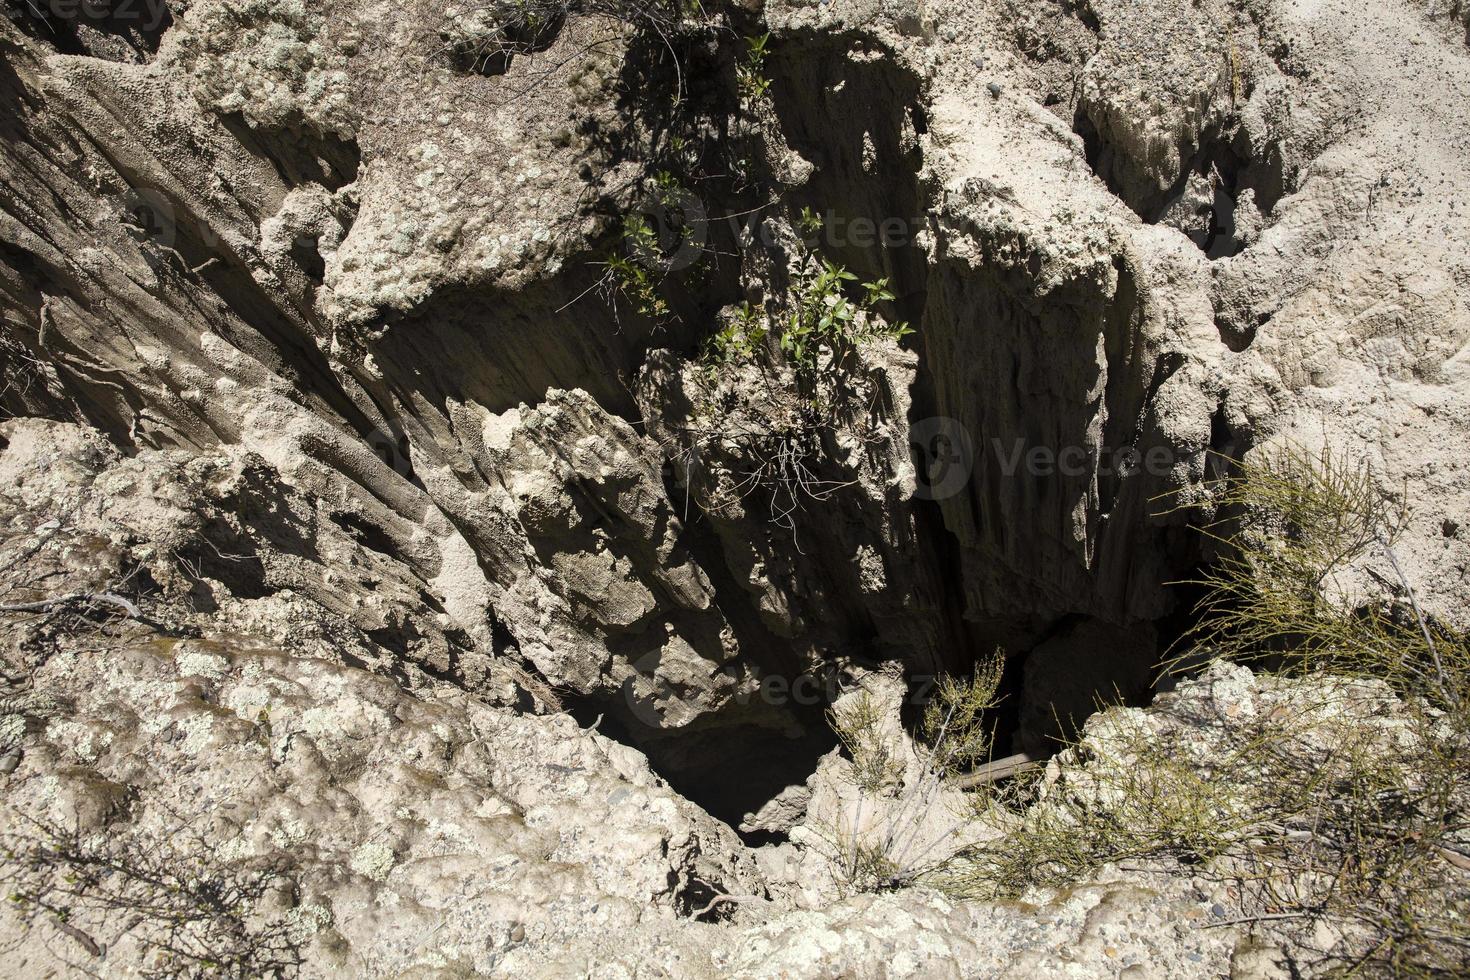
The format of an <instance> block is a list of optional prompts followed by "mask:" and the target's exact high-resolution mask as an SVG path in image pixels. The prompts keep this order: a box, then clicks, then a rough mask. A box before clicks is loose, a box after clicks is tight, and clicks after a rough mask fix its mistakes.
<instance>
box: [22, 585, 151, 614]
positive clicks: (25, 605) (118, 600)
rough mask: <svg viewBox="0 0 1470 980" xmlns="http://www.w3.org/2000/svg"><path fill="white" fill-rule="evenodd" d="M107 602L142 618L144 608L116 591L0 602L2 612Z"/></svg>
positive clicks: (39, 610) (30, 610)
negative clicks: (33, 600)
mask: <svg viewBox="0 0 1470 980" xmlns="http://www.w3.org/2000/svg"><path fill="white" fill-rule="evenodd" d="M99 602H102V603H107V604H108V605H113V606H117V607H118V608H120V609H122V610H123V611H124V612H126V613H127V614H128V616H129V618H132V619H142V618H143V610H141V609H139V608H138V607H137V606H136V605H134V604H133V603H132V602H131V601H129V600H127V599H124V598H123V597H122V596H120V595H118V594H116V593H114V592H73V593H71V594H69V595H63V596H53V597H51V598H49V599H38V600H37V601H35V602H7V603H0V613H16V612H50V611H51V610H53V609H56V608H57V607H59V606H69V605H72V604H75V603H85V604H88V605H94V604H96V603H99Z"/></svg>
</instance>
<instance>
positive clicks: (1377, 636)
mask: <svg viewBox="0 0 1470 980" xmlns="http://www.w3.org/2000/svg"><path fill="white" fill-rule="evenodd" d="M1232 464H1233V466H1234V469H1235V473H1236V475H1235V476H1232V477H1230V478H1229V479H1226V480H1224V481H1222V483H1221V485H1220V487H1219V488H1218V489H1217V491H1216V493H1215V495H1214V502H1215V505H1216V508H1217V513H1219V514H1220V515H1221V518H1220V519H1219V520H1217V521H1216V522H1215V523H1213V524H1211V525H1210V526H1209V527H1208V528H1206V532H1207V533H1208V534H1210V535H1211V536H1212V537H1214V538H1215V539H1216V540H1217V541H1219V542H1220V543H1221V544H1222V545H1223V546H1224V547H1223V550H1222V554H1221V557H1220V559H1219V561H1218V563H1217V564H1216V565H1215V566H1214V567H1213V568H1212V569H1211V570H1210V571H1209V572H1207V573H1206V575H1205V577H1204V579H1203V582H1202V584H1203V585H1205V586H1206V587H1207V589H1208V592H1209V595H1208V598H1207V599H1206V600H1205V602H1204V603H1203V605H1202V606H1201V607H1200V610H1199V611H1200V619H1199V625H1198V627H1197V628H1196V629H1195V630H1194V632H1193V634H1192V635H1191V637H1190V641H1191V642H1192V643H1193V644H1194V645H1195V646H1199V647H1205V648H1210V649H1212V650H1214V651H1215V652H1216V653H1217V654H1218V655H1220V656H1224V657H1229V658H1233V659H1238V660H1243V661H1252V662H1257V663H1260V662H1265V663H1267V665H1268V666H1276V665H1278V664H1279V665H1280V666H1282V667H1284V668H1286V669H1296V670H1311V669H1326V670H1332V671H1334V672H1338V673H1350V674H1356V675H1361V676H1367V677H1379V678H1383V679H1385V680H1388V681H1389V682H1390V683H1392V684H1394V686H1395V687H1396V688H1397V689H1399V690H1400V691H1403V692H1405V693H1409V694H1413V695H1423V696H1425V697H1427V698H1429V699H1430V700H1431V701H1432V702H1433V703H1434V705H1435V706H1436V707H1438V708H1440V709H1445V710H1451V711H1452V712H1453V713H1454V714H1455V715H1457V716H1463V715H1464V714H1465V709H1466V705H1467V704H1470V689H1467V686H1466V685H1467V684H1470V647H1467V644H1466V638H1465V636H1464V634H1461V633H1458V632H1456V631H1455V630H1452V629H1449V628H1448V627H1445V626H1443V625H1441V624H1436V623H1433V622H1431V621H1429V620H1428V619H1427V618H1426V617H1425V616H1424V614H1423V612H1422V610H1421V609H1420V608H1419V603H1418V600H1417V597H1416V596H1415V593H1414V588H1413V585H1412V583H1411V582H1409V580H1408V579H1407V578H1406V577H1405V575H1404V574H1403V570H1402V567H1401V565H1400V563H1399V559H1398V556H1397V554H1396V553H1395V551H1394V543H1395V542H1396V540H1397V539H1398V536H1399V534H1400V532H1401V531H1402V529H1403V527H1404V524H1405V522H1406V521H1407V519H1408V509H1407V501H1406V499H1405V494H1404V493H1403V492H1402V491H1400V492H1397V493H1390V492H1385V491H1384V490H1382V489H1380V488H1379V486H1378V481H1377V478H1376V476H1375V474H1374V473H1373V471H1372V469H1371V468H1370V467H1367V466H1364V465H1359V464H1356V463H1355V462H1354V461H1352V460H1351V459H1349V458H1348V457H1346V456H1343V455H1341V454H1334V453H1333V452H1332V451H1331V450H1330V449H1324V450H1322V451H1321V452H1320V453H1312V452H1310V451H1308V450H1305V449H1303V448H1301V447H1299V446H1294V445H1289V446H1286V447H1283V448H1281V449H1279V450H1276V451H1274V452H1270V453H1264V454H1261V455H1260V456H1259V457H1257V458H1253V459H1250V460H1247V461H1243V462H1242V461H1232ZM1372 559H1377V560H1379V561H1380V562H1381V563H1383V564H1384V565H1385V566H1386V569H1385V570H1386V571H1387V573H1388V574H1387V575H1386V576H1380V581H1384V582H1386V583H1387V585H1388V586H1389V588H1391V589H1392V590H1394V591H1395V592H1397V594H1398V599H1399V600H1400V601H1397V602H1394V603H1391V604H1386V603H1383V602H1381V601H1377V600H1376V599H1374V598H1373V597H1371V596H1365V595H1359V594H1355V592H1354V590H1353V589H1352V587H1351V584H1350V582H1351V575H1352V570H1353V569H1354V568H1355V567H1357V566H1358V565H1361V564H1362V563H1363V562H1365V561H1367V560H1372Z"/></svg>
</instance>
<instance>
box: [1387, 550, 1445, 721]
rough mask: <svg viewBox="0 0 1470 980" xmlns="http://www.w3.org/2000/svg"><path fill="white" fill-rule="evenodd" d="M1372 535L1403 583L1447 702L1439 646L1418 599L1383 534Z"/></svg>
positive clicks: (1443, 696) (1441, 692) (1440, 690)
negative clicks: (1425, 619) (1435, 641)
mask: <svg viewBox="0 0 1470 980" xmlns="http://www.w3.org/2000/svg"><path fill="white" fill-rule="evenodd" d="M1374 537H1375V538H1377V539H1378V544H1379V546H1380V547H1382V548H1383V553H1384V554H1385V555H1387V556H1388V563H1389V564H1390V565H1392V566H1393V571H1394V574H1395V575H1397V576H1398V577H1399V582H1400V583H1401V584H1402V585H1403V587H1404V591H1405V592H1407V593H1408V594H1409V605H1410V606H1411V607H1412V608H1413V610H1414V618H1415V619H1416V620H1418V622H1419V630H1420V632H1422V633H1423V634H1424V642H1425V643H1427V644H1428V645H1429V655H1430V656H1431V657H1433V658H1434V672H1435V674H1436V675H1437V676H1438V679H1439V683H1438V687H1439V695H1440V697H1442V698H1444V699H1445V702H1446V703H1448V702H1449V700H1450V696H1449V690H1448V688H1447V687H1446V685H1445V676H1444V664H1443V663H1442V662H1441V661H1440V659H1439V647H1437V646H1435V644H1434V637H1433V636H1431V635H1430V633H1429V624H1428V623H1426V622H1425V621H1424V613H1423V612H1422V611H1421V610H1420V609H1419V600H1418V599H1417V598H1415V596H1414V587H1413V586H1412V585H1410V584H1409V579H1408V576H1406V575H1404V570H1403V569H1402V568H1401V567H1399V559H1398V556H1397V555H1395V554H1394V553H1393V549H1392V548H1391V547H1389V544H1388V542H1387V541H1385V540H1384V539H1383V535H1381V534H1375V535H1374Z"/></svg>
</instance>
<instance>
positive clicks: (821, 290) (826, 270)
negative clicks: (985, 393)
mask: <svg viewBox="0 0 1470 980" xmlns="http://www.w3.org/2000/svg"><path fill="white" fill-rule="evenodd" d="M852 284H857V291H858V292H860V293H861V295H860V296H858V297H857V298H855V299H849V298H848V297H847V295H845V289H847V288H848V287H850V286H851V285H852ZM893 298H894V296H893V293H892V292H891V291H890V290H889V288H888V280H887V279H876V280H872V281H868V282H859V280H858V277H857V276H856V275H854V274H853V273H851V272H849V271H847V270H846V269H844V268H843V267H842V266H840V265H836V264H834V263H832V262H829V261H827V260H825V259H819V258H817V257H816V256H807V258H806V260H805V261H804V263H803V265H802V268H801V271H800V272H799V273H798V274H797V276H796V277H795V279H794V281H793V284H792V288H791V291H790V294H789V295H788V296H787V297H786V298H785V305H786V306H787V307H788V308H789V312H788V313H786V315H785V316H784V317H782V318H780V319H779V320H778V319H777V318H775V317H766V316H764V315H763V314H762V313H761V312H760V311H759V310H757V309H755V308H753V307H752V306H751V305H750V304H749V303H746V304H743V305H742V306H741V307H740V309H739V313H738V315H737V316H736V318H735V319H733V320H731V321H730V322H729V323H728V324H727V325H726V326H725V327H724V328H722V329H721V330H720V331H719V332H718V333H716V334H715V335H714V336H712V337H711V338H710V339H709V341H708V342H707V343H706V345H705V348H704V350H703V351H702V353H701V357H700V360H701V362H702V363H704V364H706V365H719V364H730V363H736V362H741V361H746V362H748V361H755V360H757V359H759V358H760V357H761V356H763V355H765V354H766V353H767V349H766V348H765V347H764V346H763V345H764V341H765V339H766V337H768V336H770V335H771V334H772V330H773V327H775V328H776V329H775V336H776V337H777V340H778V344H777V347H778V349H779V352H780V354H781V357H782V359H783V360H784V362H785V363H786V364H787V365H788V366H789V367H791V368H792V370H793V371H794V372H795V374H796V377H797V380H798V382H799V383H801V384H802V385H803V386H804V387H805V388H806V390H807V391H808V393H809V394H811V395H812V396H813V397H817V398H820V397H821V396H822V395H823V394H825V392H823V391H820V390H819V389H821V388H822V387H823V386H824V384H832V383H838V382H840V381H841V380H842V379H843V377H844V376H845V375H846V374H847V373H848V372H850V371H851V370H852V368H853V366H854V365H853V362H852V354H853V350H854V348H855V347H856V346H857V345H859V344H861V343H863V342H864V341H868V340H873V339H877V338H883V337H887V338H890V339H893V340H900V339H902V338H903V337H907V336H908V335H910V334H911V333H913V330H911V329H910V328H909V326H908V324H906V323H896V324H890V323H888V322H887V321H886V320H885V319H884V318H883V317H882V315H881V314H880V313H879V312H878V304H879V303H885V302H892V300H893ZM773 321H774V322H773ZM777 323H779V327H776V324H777Z"/></svg>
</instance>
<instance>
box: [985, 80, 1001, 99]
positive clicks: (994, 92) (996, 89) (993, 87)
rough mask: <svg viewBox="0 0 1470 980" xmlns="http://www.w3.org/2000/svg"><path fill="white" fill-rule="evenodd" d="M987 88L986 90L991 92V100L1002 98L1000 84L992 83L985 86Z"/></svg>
mask: <svg viewBox="0 0 1470 980" xmlns="http://www.w3.org/2000/svg"><path fill="white" fill-rule="evenodd" d="M985 88H986V90H987V91H988V92H990V97H991V98H993V99H998V98H1000V93H1001V87H1000V82H991V83H990V84H989V85H987V86H985Z"/></svg>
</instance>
